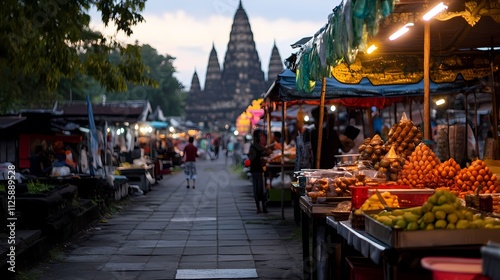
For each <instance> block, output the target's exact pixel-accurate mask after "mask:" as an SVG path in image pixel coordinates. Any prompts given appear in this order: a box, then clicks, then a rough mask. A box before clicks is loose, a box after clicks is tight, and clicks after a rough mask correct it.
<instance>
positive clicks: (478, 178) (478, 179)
mask: <svg viewBox="0 0 500 280" xmlns="http://www.w3.org/2000/svg"><path fill="white" fill-rule="evenodd" d="M483 179H484V178H483V176H481V175H477V176H476V180H477V181H479V182H482V181H483Z"/></svg>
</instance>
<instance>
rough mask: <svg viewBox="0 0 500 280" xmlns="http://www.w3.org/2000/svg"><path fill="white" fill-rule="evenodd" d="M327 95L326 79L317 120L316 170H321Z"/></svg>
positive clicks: (322, 87) (322, 88)
mask: <svg viewBox="0 0 500 280" xmlns="http://www.w3.org/2000/svg"><path fill="white" fill-rule="evenodd" d="M325 95H326V77H324V78H323V80H322V81H321V97H320V102H319V120H317V123H318V126H319V127H316V129H317V130H318V148H317V149H316V168H317V169H319V168H320V162H321V144H322V140H323V119H324V117H325ZM325 156H332V155H325Z"/></svg>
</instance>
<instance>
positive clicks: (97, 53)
mask: <svg viewBox="0 0 500 280" xmlns="http://www.w3.org/2000/svg"><path fill="white" fill-rule="evenodd" d="M145 3H146V0H100V1H95V0H44V1H37V0H4V1H3V2H2V5H0V16H1V17H0V32H1V33H2V36H3V37H2V39H3V40H1V41H0V102H1V104H2V106H1V109H0V112H1V111H3V112H6V111H9V110H12V109H16V108H19V107H21V106H24V105H25V104H28V103H29V102H30V101H31V102H36V101H38V102H40V100H50V99H53V98H55V97H56V92H55V91H54V89H55V88H56V87H57V86H58V85H59V82H60V81H61V79H63V78H68V79H73V78H74V77H75V76H76V75H78V74H84V75H86V76H89V77H92V78H94V79H95V80H96V81H98V82H99V84H101V85H102V86H103V87H104V88H105V89H106V90H108V91H124V90H126V89H127V82H129V83H133V84H139V85H152V86H155V85H157V84H156V83H155V81H154V80H153V79H151V78H150V77H149V76H148V73H149V69H148V68H147V67H146V66H145V65H144V63H143V62H142V60H141V56H140V54H141V48H140V46H138V45H137V44H136V45H132V44H128V45H122V44H119V43H118V42H117V41H116V40H115V38H114V37H106V36H104V35H102V34H100V33H97V32H94V31H92V30H91V29H90V27H89V23H90V16H89V9H90V8H92V7H95V8H96V9H97V11H98V12H99V13H100V16H101V19H102V21H103V23H104V24H105V25H109V24H111V23H112V24H114V25H115V26H116V30H117V32H124V33H125V34H126V35H128V36H130V35H131V34H132V27H133V26H134V25H136V24H138V23H140V22H142V21H143V20H144V19H143V17H142V16H141V14H140V12H141V11H143V9H144V6H145ZM112 51H114V52H116V53H118V54H119V56H120V60H119V63H118V64H115V63H112V62H111V61H109V60H108V57H109V54H110V53H111V52H112ZM81 54H85V55H84V56H82V55H81Z"/></svg>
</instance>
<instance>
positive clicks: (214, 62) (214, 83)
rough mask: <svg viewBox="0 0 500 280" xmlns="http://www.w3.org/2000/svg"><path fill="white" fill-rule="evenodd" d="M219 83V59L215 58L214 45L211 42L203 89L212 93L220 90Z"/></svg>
mask: <svg viewBox="0 0 500 280" xmlns="http://www.w3.org/2000/svg"><path fill="white" fill-rule="evenodd" d="M220 83H221V69H220V64H219V58H218V56H217V51H216V50H215V44H214V43H213V42H212V50H211V51H210V56H209V57H208V66H207V74H206V77H205V88H204V90H205V91H207V92H213V91H216V90H217V89H220Z"/></svg>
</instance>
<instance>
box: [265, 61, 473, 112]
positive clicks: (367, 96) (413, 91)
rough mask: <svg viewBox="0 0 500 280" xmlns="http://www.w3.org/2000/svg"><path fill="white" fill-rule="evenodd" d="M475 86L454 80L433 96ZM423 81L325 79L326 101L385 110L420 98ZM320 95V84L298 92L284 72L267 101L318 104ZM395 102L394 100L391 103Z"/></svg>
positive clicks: (437, 88) (434, 90) (435, 89)
mask: <svg viewBox="0 0 500 280" xmlns="http://www.w3.org/2000/svg"><path fill="white" fill-rule="evenodd" d="M477 86H478V85H477V84H476V83H470V82H467V81H465V80H464V79H463V78H462V77H461V76H457V78H456V80H455V81H454V82H453V83H434V82H432V83H431V86H430V90H431V93H432V94H447V93H450V92H459V91H470V90H473V89H474V88H476V87H477ZM423 89H424V86H423V81H422V80H420V81H419V82H417V83H412V84H394V85H378V86H377V85H373V84H372V83H371V82H370V81H369V80H368V79H367V78H363V79H361V81H360V82H359V83H358V84H346V83H341V82H339V81H338V80H337V79H335V78H327V79H326V93H325V94H326V99H340V100H339V102H340V103H342V104H343V105H344V106H347V107H358V108H363V107H370V106H376V107H379V108H383V107H386V106H387V105H390V104H392V103H393V102H399V101H400V100H401V99H398V97H399V98H400V97H405V96H415V95H422V94H423ZM320 95H321V83H320V82H318V83H316V85H315V87H314V88H313V90H312V91H311V92H305V91H302V90H300V89H298V88H297V83H296V75H295V73H294V72H293V71H291V70H290V69H285V70H284V71H283V72H281V73H280V74H279V75H278V78H277V80H276V81H275V82H274V84H273V86H271V87H270V89H269V90H268V91H267V93H266V97H269V98H270V99H271V100H274V101H277V100H281V101H293V100H318V99H319V97H320ZM391 97H392V98H394V99H391Z"/></svg>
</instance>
